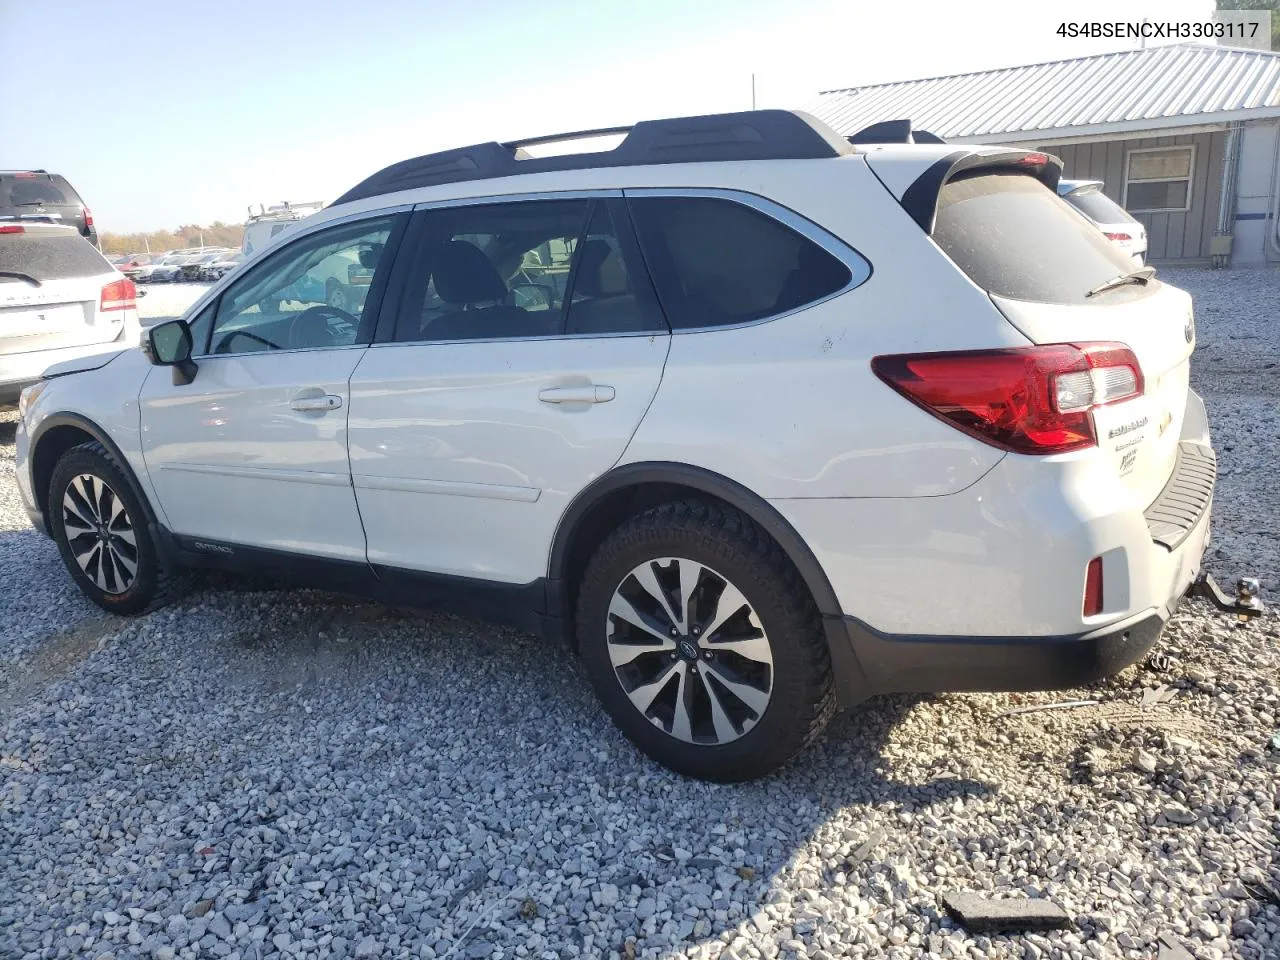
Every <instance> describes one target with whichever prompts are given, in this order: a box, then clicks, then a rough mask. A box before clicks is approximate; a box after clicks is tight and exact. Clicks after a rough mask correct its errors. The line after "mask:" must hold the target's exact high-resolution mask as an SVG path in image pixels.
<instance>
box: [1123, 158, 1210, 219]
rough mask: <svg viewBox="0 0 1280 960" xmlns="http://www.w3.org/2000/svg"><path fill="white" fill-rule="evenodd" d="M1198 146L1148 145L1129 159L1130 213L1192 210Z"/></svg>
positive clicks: (1126, 187)
mask: <svg viewBox="0 0 1280 960" xmlns="http://www.w3.org/2000/svg"><path fill="white" fill-rule="evenodd" d="M1194 161H1195V148H1194V147H1148V148H1144V149H1142V150H1130V151H1129V155H1128V157H1127V158H1126V163H1127V167H1126V170H1125V173H1126V176H1125V180H1124V205H1125V209H1127V210H1128V211H1129V212H1130V213H1178V212H1181V211H1184V210H1190V209H1191V170H1192V167H1193V165H1194Z"/></svg>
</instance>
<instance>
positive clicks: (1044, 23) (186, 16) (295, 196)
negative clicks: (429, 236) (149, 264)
mask: <svg viewBox="0 0 1280 960" xmlns="http://www.w3.org/2000/svg"><path fill="white" fill-rule="evenodd" d="M1212 9H1213V3H1212V0H1070V2H1063V3H1058V4H1044V3H1030V2H1027V0H944V2H934V0H929V2H920V3H869V2H862V0H637V2H632V3H618V2H613V0H594V2H583V0H556V2H554V3H552V2H546V0H542V2H537V0H470V2H468V0H448V2H441V0H211V2H208V3H202V2H187V0H179V2H173V3H157V2H134V3H128V2H125V3H116V2H109V0H39V2H31V0H0V48H3V50H4V64H5V66H4V70H3V73H0V169H6V168H21V167H44V168H46V169H48V170H51V171H56V172H59V173H63V174H65V175H66V176H67V178H68V179H70V180H71V182H72V183H73V184H74V185H75V186H76V188H77V190H79V191H80V193H81V194H82V195H83V197H84V198H85V201H86V202H87V203H88V204H89V206H90V207H91V208H92V209H93V213H94V217H95V219H96V221H97V223H98V225H99V228H100V229H101V230H106V231H113V232H128V231H134V230H151V229H160V228H173V227H176V226H178V225H179V224H182V223H208V222H210V221H212V220H215V219H220V220H224V221H227V222H236V221H240V220H243V219H244V216H245V212H246V211H245V208H246V206H247V205H248V204H251V203H255V204H256V203H260V202H277V201H279V200H286V199H287V200H294V201H300V200H324V201H330V200H333V199H334V198H335V197H336V196H337V195H338V194H339V193H341V192H342V191H343V190H345V189H346V188H347V187H349V186H351V185H352V184H354V183H356V182H357V181H359V180H361V179H362V178H364V177H365V176H367V175H368V174H370V173H372V172H374V171H375V170H376V169H378V168H379V167H381V166H384V165H385V164H387V163H390V162H393V161H396V160H402V159H405V158H406V157H411V156H416V155H418V154H421V153H429V152H431V151H432V150H438V149H444V148H447V147H452V146H461V145H464V144H467V143H474V142H477V141H482V140H495V139H497V140H504V139H516V138H520V137H527V136H535V135H538V134H542V133H554V132H559V131H564V130H577V129H583V128H586V127H598V126H611V125H620V124H626V123H630V122H632V121H635V120H641V119H647V118H653V117H661V116H681V115H690V114H697V113H707V112H715V111H724V110H739V109H747V108H749V107H750V106H751V74H752V73H753V72H754V73H755V75H756V102H757V104H758V105H759V106H761V107H799V108H804V107H806V106H808V105H810V104H811V103H812V102H813V101H814V99H815V95H816V94H817V92H818V91H819V90H823V89H828V88H831V87H843V86H854V85H857V84H863V83H875V82H879V81H884V80H899V79H909V78H914V77H924V76H936V75H939V74H945V73H955V72H960V71H965V70H981V69H985V68H988V67H995V66H1004V65H1009V64H1014V63H1029V62H1036V61H1040V60H1052V59H1057V58H1062V57H1072V56H1081V55H1085V54H1090V53H1100V52H1105V51H1107V50H1116V49H1124V48H1126V47H1131V46H1133V45H1134V44H1133V43H1132V42H1125V41H1121V42H1116V41H1090V40H1085V39H1063V38H1060V37H1058V36H1057V35H1056V34H1055V33H1054V31H1055V30H1056V29H1057V27H1058V25H1059V24H1060V23H1061V22H1062V21H1064V20H1071V21H1075V22H1081V21H1095V20H1104V21H1114V20H1136V21H1140V20H1142V19H1143V18H1144V17H1146V18H1150V19H1151V20H1153V21H1157V20H1186V19H1203V18H1207V17H1208V16H1209V14H1210V12H1211V11H1212Z"/></svg>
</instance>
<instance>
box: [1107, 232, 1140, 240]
mask: <svg viewBox="0 0 1280 960" xmlns="http://www.w3.org/2000/svg"><path fill="white" fill-rule="evenodd" d="M1103 236H1105V237H1106V238H1107V239H1108V240H1132V239H1133V237H1131V236H1129V235H1128V234H1127V233H1106V232H1105V231H1104V232H1103Z"/></svg>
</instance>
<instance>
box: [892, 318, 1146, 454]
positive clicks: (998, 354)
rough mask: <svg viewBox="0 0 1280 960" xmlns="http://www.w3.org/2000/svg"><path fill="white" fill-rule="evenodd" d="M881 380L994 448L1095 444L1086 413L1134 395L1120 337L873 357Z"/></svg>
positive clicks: (1133, 362) (1049, 449) (1037, 449)
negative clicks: (1108, 340)
mask: <svg viewBox="0 0 1280 960" xmlns="http://www.w3.org/2000/svg"><path fill="white" fill-rule="evenodd" d="M871 368H872V370H874V371H875V374H876V376H878V377H879V378H880V379H881V380H883V381H884V382H885V383H887V384H889V386H891V387H893V388H894V389H895V390H897V391H898V392H899V393H901V394H902V395H903V396H904V397H906V398H907V399H908V400H910V401H911V402H913V403H915V404H916V405H917V406H919V407H922V408H923V409H925V410H927V411H928V412H929V413H932V414H933V415H934V416H935V417H938V418H939V419H941V420H945V421H946V422H948V423H950V424H951V425H952V426H954V427H957V428H958V429H960V430H963V431H964V432H965V433H967V434H969V435H970V436H973V437H976V438H977V439H979V440H982V441H983V442H985V443H989V444H991V445H992V446H995V447H1000V448H1001V449H1002V450H1011V451H1013V452H1015V453H1033V454H1049V453H1065V452H1067V451H1069V450H1080V449H1083V448H1085V447H1092V446H1094V445H1095V444H1096V443H1097V437H1096V435H1095V433H1094V429H1093V415H1092V411H1093V409H1094V408H1095V407H1100V406H1103V405H1105V404H1109V403H1118V402H1119V401H1121V400H1128V399H1130V398H1132V397H1136V396H1141V394H1142V392H1143V390H1144V388H1145V384H1144V382H1143V379H1142V368H1141V367H1140V366H1139V365H1138V358H1137V357H1135V356H1134V355H1133V351H1132V350H1130V349H1129V348H1128V347H1126V346H1125V345H1124V344H1121V343H1078V344H1077V343H1054V344H1048V345H1046V346H1038V347H1012V348H1008V349H1002V350H963V351H955V352H949V353H917V354H902V355H898V356H886V357H876V358H875V359H873V360H872V361H871Z"/></svg>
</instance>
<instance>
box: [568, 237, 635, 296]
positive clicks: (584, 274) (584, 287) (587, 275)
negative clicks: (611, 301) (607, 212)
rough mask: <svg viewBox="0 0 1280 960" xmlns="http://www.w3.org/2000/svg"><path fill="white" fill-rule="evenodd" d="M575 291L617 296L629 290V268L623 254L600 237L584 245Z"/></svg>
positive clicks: (588, 294) (586, 294) (586, 293)
mask: <svg viewBox="0 0 1280 960" xmlns="http://www.w3.org/2000/svg"><path fill="white" fill-rule="evenodd" d="M575 284H576V286H575V290H574V292H575V293H580V294H582V295H583V296H587V297H616V296H620V295H622V294H624V293H626V292H627V268H626V266H625V265H624V264H623V262H622V256H621V254H619V253H618V251H617V250H615V249H614V248H613V247H612V246H611V245H610V243H609V241H607V240H604V239H602V238H600V237H592V238H591V239H590V240H588V241H587V242H586V243H584V244H583V245H582V254H581V256H580V257H579V260H578V277H577V280H576V281H575Z"/></svg>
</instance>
